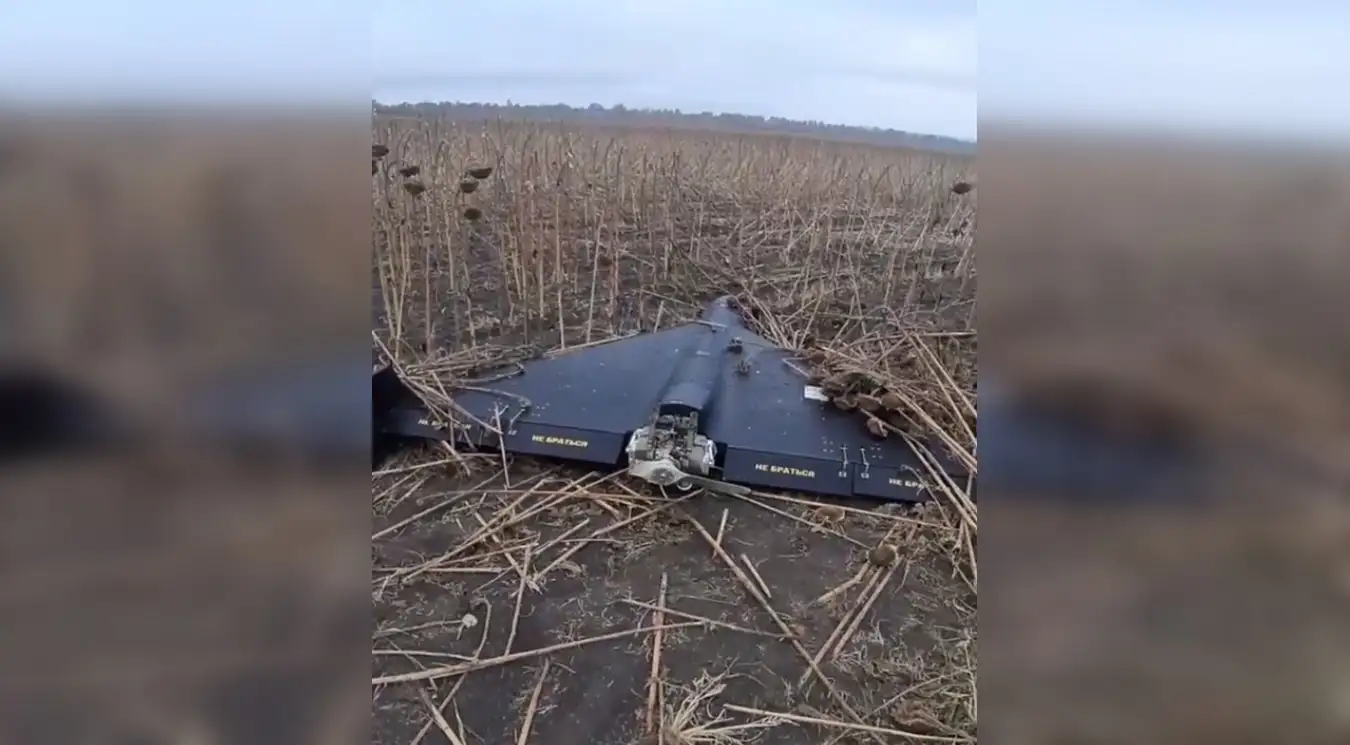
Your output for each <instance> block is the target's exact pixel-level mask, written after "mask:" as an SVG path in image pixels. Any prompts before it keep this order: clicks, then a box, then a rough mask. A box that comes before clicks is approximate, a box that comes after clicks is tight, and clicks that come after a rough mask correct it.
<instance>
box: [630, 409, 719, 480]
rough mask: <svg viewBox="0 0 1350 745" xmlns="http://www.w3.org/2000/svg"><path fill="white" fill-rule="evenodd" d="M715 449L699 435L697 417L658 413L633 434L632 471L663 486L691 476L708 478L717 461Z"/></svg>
mask: <svg viewBox="0 0 1350 745" xmlns="http://www.w3.org/2000/svg"><path fill="white" fill-rule="evenodd" d="M716 447H717V446H716V445H715V444H714V443H713V442H712V441H711V440H709V439H708V438H707V437H706V436H704V435H701V434H699V433H698V413H697V412H690V413H687V414H675V413H658V414H657V415H656V416H655V417H653V419H652V422H651V424H649V425H647V426H646V427H641V428H639V429H638V430H636V431H634V432H633V438H632V439H631V440H630V441H629V443H628V459H629V467H630V469H631V470H632V472H633V474H634V475H635V476H638V477H639V478H643V479H645V480H647V481H650V482H652V483H655V484H660V485H662V486H668V485H672V484H674V485H678V484H679V483H680V482H682V481H684V480H685V479H686V478H687V477H688V476H707V475H708V472H709V471H711V470H712V468H713V465H714V463H715V462H716V459H717V449H716Z"/></svg>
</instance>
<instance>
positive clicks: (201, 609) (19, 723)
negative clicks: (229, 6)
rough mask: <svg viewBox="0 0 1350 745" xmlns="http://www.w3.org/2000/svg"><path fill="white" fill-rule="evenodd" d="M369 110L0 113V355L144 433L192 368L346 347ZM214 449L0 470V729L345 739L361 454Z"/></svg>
mask: <svg viewBox="0 0 1350 745" xmlns="http://www.w3.org/2000/svg"><path fill="white" fill-rule="evenodd" d="M367 133H368V129H367V127H366V125H365V122H364V121H360V120H357V121H356V122H355V123H353V122H352V120H350V119H346V120H344V119H342V118H341V117H335V116H334V115H333V114H332V113H331V112H330V113H325V112H317V113H301V114H297V113H296V112H294V111H287V112H282V111H278V110H275V109H274V110H270V111H257V112H255V111H241V110H240V109H239V108H237V107H236V108H233V109H231V110H230V111H225V110H215V111H210V110H207V111H202V110H197V111H185V110H182V109H178V110H172V111H170V110H164V111H149V112H147V111H145V110H143V109H141V110H137V109H128V110H126V111H124V112H116V111H107V110H100V111H78V110H76V111H70V112H55V113H49V114H48V115H37V114H25V113H21V112H19V111H16V110H8V111H6V112H5V113H4V115H3V120H0V267H3V268H2V269H0V364H4V365H10V364H21V363H23V364H33V363H40V364H41V365H42V366H43V367H44V368H46V369H48V370H50V371H52V372H54V373H56V374H59V375H62V376H64V377H67V378H70V379H72V380H75V381H79V382H81V383H85V384H87V385H88V386H89V387H90V388H92V389H94V390H95V391H98V392H100V393H102V394H104V395H106V396H107V397H108V398H109V400H111V401H113V402H114V403H115V404H116V406H117V407H119V408H120V409H121V410H123V411H124V412H125V413H126V414H127V415H128V416H130V417H132V418H134V419H135V420H136V421H138V422H142V423H144V424H145V425H146V428H147V430H148V431H153V432H157V433H158V435H159V436H161V438H162V437H168V436H171V434H172V432H173V426H172V424H171V422H172V421H173V418H174V416H175V415H176V411H175V410H174V407H175V406H176V404H175V402H177V401H181V400H182V397H184V396H188V397H190V396H191V395H192V392H193V391H194V390H196V389H197V386H199V385H200V384H201V382H202V381H203V380H209V379H212V378H215V377H218V376H220V375H228V374H229V373H230V372H231V371H233V370H237V369H240V368H243V369H251V368H256V367H259V366H262V367H265V368H269V369H274V370H286V369H289V368H290V366H292V365H294V364H296V363H302V362H305V361H307V360H309V359H312V358H313V357H314V356H316V355H323V354H327V353H331V352H332V351H333V349H334V348H335V346H337V347H341V346H342V345H344V344H345V345H346V346H347V347H348V348H353V347H355V348H354V349H353V350H352V351H354V352H355V353H356V354H358V355H359V354H360V353H361V352H362V349H361V345H362V342H361V340H360V336H359V334H360V333H361V331H362V330H363V329H364V324H365V319H366V317H367V316H366V314H367V312H368V309H367V308H366V306H365V303H364V298H365V295H364V287H365V284H364V283H365V282H366V277H367V276H368V275H367V272H368V271H369V270H368V268H367V267H368V264H367V262H368V259H369V253H368V244H367V242H366V241H367V235H368V229H369V207H368V202H367V193H368V192H367V190H366V184H365V182H364V181H363V180H362V174H363V172H364V168H365V163H364V158H363V156H362V150H363V149H364V148H365V147H366V143H367V136H368V134H367ZM358 298H359V299H358ZM353 336H355V337H356V341H355V342H353V341H352V339H353ZM355 383H356V387H355V391H354V393H353V397H352V400H351V402H350V405H351V406H352V407H354V408H356V409H357V410H358V411H364V406H365V402H364V399H363V397H364V391H365V388H364V384H365V381H364V380H357V381H355ZM363 416H364V414H358V415H357V417H356V420H357V421H360V420H361V418H362V417H363ZM220 456H221V454H220V453H218V452H214V451H212V450H210V449H208V448H205V447H203V446H202V444H201V443H195V442H191V441H178V442H175V441H172V440H169V441H161V442H160V444H159V446H158V447H155V448H143V449H140V450H137V451H136V452H129V453H125V454H121V453H113V454H109V455H106V456H97V457H81V458H63V459H58V460H50V459H46V460H40V461H37V460H25V461H20V462H9V463H7V464H6V465H5V466H4V468H3V469H0V510H3V517H2V518H0V526H3V527H0V545H2V546H3V550H0V605H2V606H3V613H4V615H5V623H4V626H5V631H4V633H3V634H0V689H3V691H4V693H3V696H0V698H3V701H4V703H3V704H2V705H0V709H2V711H0V739H3V740H5V741H18V742H50V743H63V742H72V743H73V742H89V741H100V740H101V741H118V742H258V743H264V742H285V743H298V742H314V743H320V742H322V743H329V742H339V741H349V742H358V741H362V740H363V738H364V734H361V730H362V728H361V722H362V721H363V720H364V716H365V714H364V712H365V711H366V707H365V704H364V702H361V703H360V704H359V705H358V706H356V707H352V706H351V705H350V704H347V703H345V702H347V701H350V700H351V699H350V694H351V693H352V692H351V691H344V690H342V689H341V685H339V684H337V683H336V682H337V681H342V680H348V681H351V680H352V677H351V676H350V674H349V672H350V671H351V670H352V669H353V666H354V668H355V669H357V670H362V671H364V670H365V669H366V666H367V660H368V651H367V650H368V647H367V645H366V639H367V634H366V628H365V626H366V624H367V619H368V618H369V616H368V611H367V605H366V603H367V602H368V601H367V600H366V599H365V595H364V592H363V590H362V587H361V580H360V578H361V577H363V576H364V574H365V569H366V566H367V564H366V553H365V552H366V548H365V546H366V535H367V533H366V525H368V520H369V517H368V516H369V513H368V512H367V511H366V507H365V502H364V493H365V483H364V473H363V472H362V471H360V467H363V464H356V466H357V467H355V468H353V469H352V470H345V469H343V468H337V469H332V470H330V471H329V472H327V473H323V474H317V475H316V474H315V473H313V472H302V473H296V472H293V471H290V470H287V469H280V470H278V469H258V468H255V467H253V466H252V465H251V464H244V465H241V464H240V463H239V462H238V461H236V460H229V459H224V458H222V457H220ZM352 471H355V472H356V474H357V475H356V478H355V485H353V479H352V477H351V474H352ZM344 671H347V672H344ZM356 682H357V687H356V689H355V693H356V694H357V696H358V698H359V697H362V696H364V693H365V691H364V688H363V687H364V681H362V680H360V675H359V674H358V675H357V676H356ZM344 697H346V698H344ZM339 714H340V715H339ZM325 727H327V728H328V729H324V728H325ZM354 733H356V734H354ZM341 738H347V739H345V740H343V739H341Z"/></svg>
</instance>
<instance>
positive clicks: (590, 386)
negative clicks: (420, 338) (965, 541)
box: [455, 299, 924, 501]
mask: <svg viewBox="0 0 1350 745" xmlns="http://www.w3.org/2000/svg"><path fill="white" fill-rule="evenodd" d="M733 342H738V343H733ZM490 388H491V389H492V392H487V391H482V390H476V391H464V392H461V393H458V394H456V396H455V402H456V404H457V405H458V406H460V407H462V408H464V409H465V410H466V411H468V412H469V413H471V414H472V415H473V416H474V417H475V418H478V419H481V420H483V421H486V422H489V423H496V422H502V423H508V426H507V427H505V428H504V429H505V431H506V432H507V436H506V438H505V443H504V444H505V446H506V448H507V449H508V450H510V451H512V452H516V453H521V454H530V455H542V456H552V457H561V458H568V459H572V460H578V461H584V462H591V463H597V464H604V465H619V464H620V463H621V461H622V459H623V447H624V444H625V443H626V441H627V438H628V435H629V434H631V433H632V431H633V430H635V429H637V428H638V427H641V426H643V425H645V424H647V423H648V420H649V419H650V418H651V415H652V412H653V411H655V410H656V409H657V407H658V406H660V407H665V408H673V409H676V410H678V409H680V408H681V407H687V408H692V409H696V410H700V411H702V419H701V421H702V423H703V427H702V429H703V430H704V434H706V435H707V436H708V437H709V438H711V439H712V440H714V441H715V442H717V443H718V444H719V445H721V446H722V453H721V456H722V457H721V458H719V461H720V463H719V465H721V466H722V468H723V474H722V475H723V477H724V478H725V479H727V480H728V481H733V482H736V483H742V484H748V485H755V486H764V487H776V488H784V489H796V490H802V491H809V492H815V493H821V494H831V495H838V496H869V497H876V498H882V499H896V500H906V501H912V500H916V499H921V498H923V495H922V493H921V489H920V487H919V484H918V482H917V477H916V475H915V474H916V472H917V473H922V472H923V471H924V469H923V468H922V465H921V463H920V462H919V460H918V458H917V457H916V456H915V455H914V454H913V452H912V451H910V449H909V448H908V446H907V445H905V444H904V443H903V442H900V441H896V440H887V441H881V440H878V439H876V438H874V437H873V436H872V435H870V434H868V433H867V431H866V430H865V429H864V428H863V426H862V421H861V417H859V416H858V415H857V414H856V413H847V412H841V411H839V410H837V409H835V408H834V407H832V406H829V405H826V404H824V403H823V402H822V401H820V400H818V398H815V397H813V396H812V395H810V389H809V384H808V381H807V379H806V376H805V374H804V372H803V371H802V370H801V368H800V366H799V365H794V364H793V363H792V360H791V357H790V353H788V352H786V351H784V350H782V349H779V348H777V347H775V346H774V345H772V344H771V343H769V342H768V341H767V340H766V339H764V338H762V337H760V336H759V335H757V334H755V333H753V332H752V331H750V330H749V329H748V328H747V327H746V325H745V323H744V321H743V320H742V318H741V315H740V312H739V311H738V310H737V309H736V308H735V307H734V305H733V304H732V301H730V300H728V299H721V300H718V301H715V302H714V303H712V304H711V305H710V306H709V307H708V309H707V310H706V311H705V312H704V314H703V317H702V322H696V323H691V324H687V325H684V326H680V327H676V328H671V329H667V330H664V331H658V332H654V333H649V334H642V335H638V336H634V337H631V338H628V339H624V340H620V341H615V342H610V343H607V344H601V345H598V346H595V347H591V348H587V349H582V350H578V351H576V352H572V353H564V354H560V355H558V356H556V357H553V358H550V359H544V360H537V361H534V362H529V363H526V364H525V365H524V372H523V373H521V374H519V375H516V376H514V377H511V378H507V379H505V380H500V381H496V382H493V383H492V384H491V385H490ZM482 435H483V433H482V432H481V431H475V432H474V433H473V435H471V437H482ZM483 444H485V445H487V444H489V443H487V442H486V441H483Z"/></svg>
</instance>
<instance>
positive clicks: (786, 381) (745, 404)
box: [707, 328, 965, 502]
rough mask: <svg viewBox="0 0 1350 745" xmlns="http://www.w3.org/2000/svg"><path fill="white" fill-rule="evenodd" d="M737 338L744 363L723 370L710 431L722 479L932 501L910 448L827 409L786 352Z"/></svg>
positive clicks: (949, 467) (951, 468)
mask: <svg viewBox="0 0 1350 745" xmlns="http://www.w3.org/2000/svg"><path fill="white" fill-rule="evenodd" d="M736 333H737V334H738V335H739V336H740V337H741V339H742V341H743V347H742V351H741V352H740V353H739V355H738V356H740V357H741V358H742V359H741V360H734V359H733V360H730V361H729V362H728V363H727V364H724V365H722V366H721V373H720V375H721V377H720V380H719V395H718V401H717V406H716V407H715V409H714V412H713V416H712V419H711V421H710V422H709V423H708V428H707V435H708V436H709V437H710V438H712V439H713V440H715V441H716V442H718V443H719V444H720V445H722V446H723V447H724V448H725V454H724V463H723V465H722V476H723V478H724V479H726V480H727V481H731V482H735V483H740V484H746V485H752V486H761V487H769V488H775V489H794V490H799V491H807V492H815V493H819V494H831V495H836V496H843V497H854V496H856V497H870V498H874V499H884V500H891V501H901V502H916V501H925V500H926V499H927V494H926V492H927V488H926V486H925V484H924V481H925V480H926V478H927V477H926V476H924V474H926V469H925V468H924V466H923V461H921V460H920V458H919V456H918V455H917V454H916V453H915V452H914V451H913V449H912V448H911V447H910V446H909V445H908V444H906V443H905V442H904V441H903V440H901V439H900V438H890V439H886V440H881V439H878V438H876V437H874V436H873V435H872V434H871V433H869V432H868V431H867V429H866V427H865V426H864V424H865V420H864V419H863V418H862V417H861V416H860V415H859V414H858V413H857V412H845V411H840V410H839V409H837V408H835V407H834V406H832V405H830V404H829V403H828V402H827V401H826V398H825V396H824V395H823V394H822V393H821V392H820V390H819V389H818V388H816V387H814V386H813V385H811V383H810V382H809V381H808V379H807V377H806V374H805V373H804V372H803V371H802V368H801V366H800V365H799V364H797V363H795V362H794V360H793V358H792V354H791V353H790V352H788V351H787V350H784V349H782V348H780V347H776V346H774V345H773V344H772V343H771V342H769V341H768V340H767V339H764V338H763V337H761V336H759V335H757V334H754V333H752V332H750V331H749V330H746V329H744V328H742V329H741V330H738V331H737V332H736ZM731 356H737V355H731ZM930 450H931V451H932V453H933V454H934V456H935V457H936V458H937V460H938V463H939V465H940V466H941V467H942V469H943V470H944V471H946V472H947V473H949V474H950V475H952V476H953V477H955V478H956V480H957V483H958V484H961V483H964V478H965V473H964V469H962V468H960V467H959V466H958V465H957V464H955V463H954V462H952V461H951V460H950V459H949V458H947V457H945V456H944V455H943V453H942V451H941V450H940V448H938V447H931V448H930Z"/></svg>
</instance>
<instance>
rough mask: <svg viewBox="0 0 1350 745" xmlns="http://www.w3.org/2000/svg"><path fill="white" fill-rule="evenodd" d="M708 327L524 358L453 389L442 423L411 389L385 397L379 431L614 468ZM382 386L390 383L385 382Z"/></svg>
mask: <svg viewBox="0 0 1350 745" xmlns="http://www.w3.org/2000/svg"><path fill="white" fill-rule="evenodd" d="M709 333H712V329H710V328H709V327H708V326H706V325H704V324H701V323H691V324H687V325H684V326H677V327H672V328H669V329H665V330H662V331H655V332H649V333H642V334H637V335H634V336H630V337H627V338H623V339H618V340H615V341H609V342H604V343H601V344H596V345H593V346H589V347H583V348H578V349H576V350H574V351H567V352H562V353H559V354H556V355H554V356H550V357H545V358H542V359H538V360H532V361H529V362H524V363H521V364H520V365H519V366H518V367H515V368H513V369H512V370H508V371H503V372H502V373H501V374H500V376H497V377H490V378H489V379H488V380H486V381H483V382H479V383H476V384H472V385H466V386H463V387H462V388H460V389H458V390H455V391H453V392H452V398H453V399H454V403H455V407H456V409H457V411H455V412H452V416H454V418H455V419H454V421H453V422H450V423H448V424H447V425H440V423H433V422H431V420H430V419H429V417H428V414H427V411H426V409H425V408H423V407H421V405H420V403H414V401H415V399H416V397H415V396H412V394H411V392H407V395H404V396H401V397H400V396H398V395H395V394H388V398H389V399H390V400H395V399H396V400H397V403H396V404H394V405H387V406H386V410H387V411H391V412H392V413H391V414H389V415H386V416H384V417H383V419H384V422H385V423H384V425H383V430H384V432H385V434H386V435H395V436H403V437H415V438H416V437H420V438H439V439H451V438H453V439H455V440H457V441H460V442H463V443H465V444H468V445H470V446H473V447H479V448H496V447H502V448H504V449H505V450H506V451H508V452H511V453H516V454H519V455H535V456H543V457H550V458H563V459H567V460H575V461H582V462H586V463H595V464H601V465H607V466H616V465H618V464H619V463H620V461H621V460H622V458H623V451H624V446H625V445H626V444H627V441H628V437H629V435H630V434H631V433H632V432H633V430H635V429H637V428H638V427H641V426H643V425H644V424H646V423H647V421H648V419H649V418H650V417H651V415H652V412H653V411H654V410H655V406H656V401H657V399H658V398H659V397H660V394H661V391H662V388H663V387H664V386H665V384H666V382H667V381H668V380H669V379H670V376H671V373H672V371H673V370H674V368H675V365H676V363H677V362H678V361H679V360H680V359H681V357H683V356H684V355H685V354H686V353H688V352H690V350H693V349H696V348H697V347H698V345H699V344H700V343H701V341H702V340H703V339H705V338H706V336H707V334H709ZM380 374H384V373H383V371H382V373H377V375H376V377H377V378H379V376H380ZM388 374H390V375H392V372H390V373H388ZM393 382H395V383H396V382H398V381H397V379H396V378H394V379H393ZM400 385H401V384H400ZM379 386H380V381H379V380H377V381H376V387H377V388H379ZM386 387H392V385H391V384H390V382H389V381H386ZM409 397H411V398H409ZM378 405H379V404H378V402H377V406H378ZM433 427H435V428H433ZM498 432H500V433H501V436H500V437H499V436H498V434H497V433H498Z"/></svg>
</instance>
